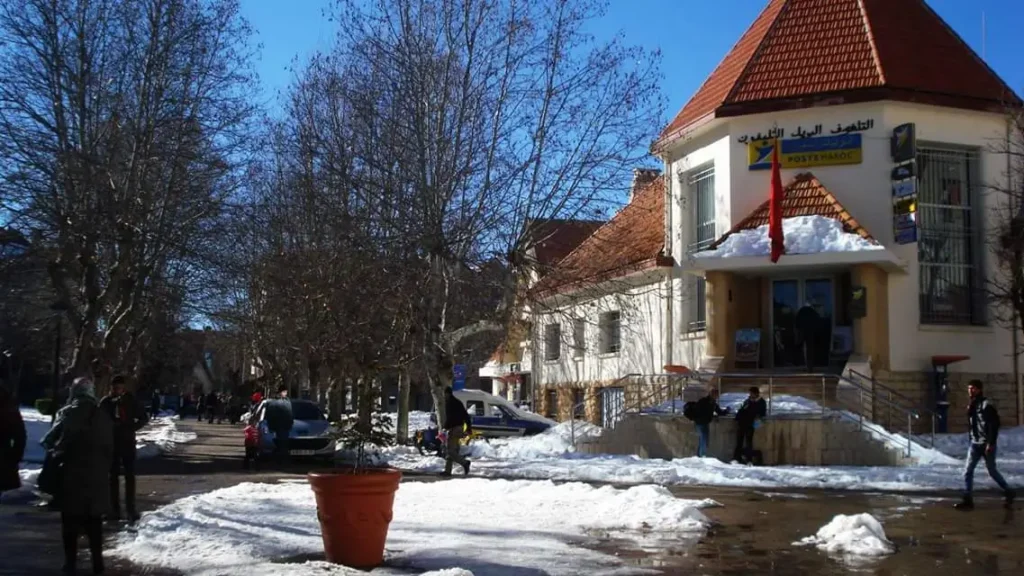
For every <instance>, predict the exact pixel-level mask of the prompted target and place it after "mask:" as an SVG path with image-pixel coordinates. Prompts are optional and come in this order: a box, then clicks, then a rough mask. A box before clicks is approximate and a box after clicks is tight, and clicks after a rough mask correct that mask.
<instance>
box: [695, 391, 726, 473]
mask: <svg viewBox="0 0 1024 576" xmlns="http://www.w3.org/2000/svg"><path fill="white" fill-rule="evenodd" d="M728 413H729V409H728V408H722V407H721V406H719V405H718V389H716V388H712V389H711V391H710V392H708V395H707V396H705V397H703V398H701V399H700V400H697V405H696V407H695V408H694V411H693V423H694V424H695V425H696V426H697V434H698V435H699V440H698V441H697V457H698V458H703V457H705V456H707V453H708V441H709V440H710V438H711V421H712V420H714V419H715V416H718V415H720V414H728Z"/></svg>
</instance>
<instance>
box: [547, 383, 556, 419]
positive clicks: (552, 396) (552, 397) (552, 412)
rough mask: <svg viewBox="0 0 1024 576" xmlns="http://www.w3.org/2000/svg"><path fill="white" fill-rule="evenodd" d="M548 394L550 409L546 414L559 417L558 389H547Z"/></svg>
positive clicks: (549, 416) (550, 416)
mask: <svg viewBox="0 0 1024 576" xmlns="http://www.w3.org/2000/svg"><path fill="white" fill-rule="evenodd" d="M547 396H548V409H547V411H546V412H547V413H546V414H545V416H547V417H548V418H557V417H558V390H552V389H549V390H548V391H547Z"/></svg>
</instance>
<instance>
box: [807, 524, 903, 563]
mask: <svg viewBox="0 0 1024 576" xmlns="http://www.w3.org/2000/svg"><path fill="white" fill-rule="evenodd" d="M793 544H794V545H795V546H811V545H813V546H817V547H818V548H819V549H820V550H824V551H825V552H828V553H829V554H834V555H842V556H843V557H845V558H846V559H848V560H853V561H854V562H856V561H857V557H861V558H863V557H877V556H885V555H888V554H892V553H893V552H895V551H896V546H894V545H893V543H892V542H890V541H889V539H888V538H886V536H885V529H883V528H882V523H881V522H879V521H878V519H877V518H875V517H874V516H872V515H871V514H853V515H850V516H847V515H845V514H840V515H838V516H836V517H835V518H833V519H832V521H831V522H829V523H828V524H826V525H824V526H822V527H821V529H820V530H818V533H817V534H815V535H814V536H808V537H806V538H804V539H802V540H800V541H799V542H794V543H793Z"/></svg>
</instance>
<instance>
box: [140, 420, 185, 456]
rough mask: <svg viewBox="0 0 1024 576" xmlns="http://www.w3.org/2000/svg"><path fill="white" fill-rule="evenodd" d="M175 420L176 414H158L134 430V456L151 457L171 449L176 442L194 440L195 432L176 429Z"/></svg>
mask: <svg viewBox="0 0 1024 576" xmlns="http://www.w3.org/2000/svg"><path fill="white" fill-rule="evenodd" d="M177 420H178V417H177V416H158V417H156V418H153V419H152V420H150V421H149V426H146V427H145V428H143V429H142V430H139V431H138V432H136V434H135V456H136V457H137V458H152V457H154V456H158V455H160V454H161V453H164V452H171V451H173V450H174V449H175V448H177V446H178V444H184V443H186V442H191V441H193V440H195V439H196V434H195V432H180V431H178V427H177V425H176V424H175V422H177Z"/></svg>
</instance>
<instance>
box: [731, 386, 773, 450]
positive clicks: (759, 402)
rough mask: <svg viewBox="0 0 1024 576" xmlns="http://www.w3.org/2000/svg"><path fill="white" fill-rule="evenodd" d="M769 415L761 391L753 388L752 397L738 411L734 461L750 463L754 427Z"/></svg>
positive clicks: (755, 387)
mask: <svg viewBox="0 0 1024 576" xmlns="http://www.w3.org/2000/svg"><path fill="white" fill-rule="evenodd" d="M767 413H768V406H767V405H766V404H765V402H764V398H761V391H760V390H758V388H757V386H751V388H750V396H747V399H746V400H744V401H743V405H741V406H740V409H739V410H737V411H736V450H735V451H734V452H733V454H732V459H733V460H735V461H737V462H739V463H741V464H746V463H747V462H750V459H751V457H752V456H753V454H754V425H755V423H756V422H757V420H758V419H759V418H764V417H765V416H766V415H767Z"/></svg>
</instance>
